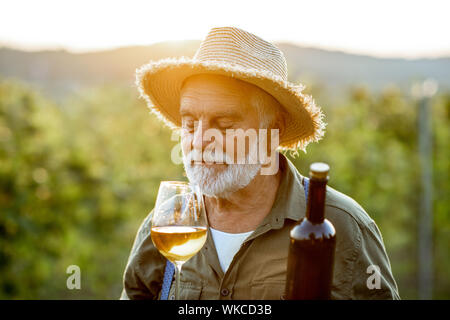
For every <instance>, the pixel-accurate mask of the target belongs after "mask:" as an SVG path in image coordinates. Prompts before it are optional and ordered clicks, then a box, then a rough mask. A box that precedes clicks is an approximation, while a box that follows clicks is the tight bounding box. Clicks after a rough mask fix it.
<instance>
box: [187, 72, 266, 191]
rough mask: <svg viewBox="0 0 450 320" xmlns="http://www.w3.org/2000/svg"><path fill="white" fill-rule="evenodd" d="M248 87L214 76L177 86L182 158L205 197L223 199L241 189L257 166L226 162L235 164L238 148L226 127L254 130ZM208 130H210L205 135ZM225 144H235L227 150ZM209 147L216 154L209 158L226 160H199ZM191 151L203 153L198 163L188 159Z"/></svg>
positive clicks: (255, 114)
mask: <svg viewBox="0 0 450 320" xmlns="http://www.w3.org/2000/svg"><path fill="white" fill-rule="evenodd" d="M251 90H253V88H252V87H251V86H250V85H248V84H245V83H242V82H241V81H238V80H235V79H232V78H228V77H221V76H217V75H197V76H194V77H191V78H189V79H188V80H187V81H186V83H185V84H184V86H183V88H182V92H181V99H180V115H181V121H182V135H181V144H182V150H183V161H184V165H185V169H186V173H187V175H188V178H189V180H190V181H191V182H193V183H196V184H198V185H199V186H200V187H201V188H202V189H203V192H204V193H205V194H207V195H210V196H218V197H226V196H227V195H229V194H230V193H233V192H235V191H237V190H238V189H240V188H242V187H245V186H246V185H247V184H248V183H249V182H250V181H251V180H252V179H253V178H254V177H255V176H256V174H257V173H258V171H259V168H260V165H259V164H230V162H234V163H236V160H237V158H236V156H237V155H236V151H237V147H238V146H237V145H236V143H235V142H236V139H235V138H234V137H230V136H228V137H227V135H226V130H227V129H243V130H248V129H254V130H255V131H256V132H257V130H258V128H259V119H258V111H257V110H256V108H254V107H253V106H252V105H250V104H249V102H248V101H250V99H248V98H249V96H250V95H251V94H252V92H251ZM208 132H213V133H214V134H213V135H211V134H209V135H208ZM227 139H228V140H230V139H233V140H234V141H233V142H231V141H227ZM230 142H231V143H230ZM227 145H228V146H230V145H233V146H234V148H230V149H231V150H230V149H229V150H227ZM211 146H214V149H212V148H211ZM249 147H250V145H249V144H246V145H245V154H246V155H247V156H248V153H249ZM211 150H214V151H215V152H216V153H215V154H214V156H218V157H219V158H221V159H224V161H219V162H225V161H226V162H227V163H217V162H215V161H206V162H205V161H204V159H205V158H208V156H210V155H211V153H214V152H211ZM196 152H197V153H199V152H201V153H202V155H203V157H202V158H197V159H198V160H199V161H194V159H193V158H195V157H194V156H193V155H194V154H195V153H196ZM217 153H219V154H217ZM211 158H212V157H211ZM209 159H210V158H209ZM225 159H226V160H225Z"/></svg>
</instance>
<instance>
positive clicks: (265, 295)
mask: <svg viewBox="0 0 450 320" xmlns="http://www.w3.org/2000/svg"><path fill="white" fill-rule="evenodd" d="M285 286H286V282H285V281H277V280H266V281H253V282H252V283H251V290H250V292H251V293H250V295H251V296H250V299H252V300H280V299H282V296H283V295H284V290H285Z"/></svg>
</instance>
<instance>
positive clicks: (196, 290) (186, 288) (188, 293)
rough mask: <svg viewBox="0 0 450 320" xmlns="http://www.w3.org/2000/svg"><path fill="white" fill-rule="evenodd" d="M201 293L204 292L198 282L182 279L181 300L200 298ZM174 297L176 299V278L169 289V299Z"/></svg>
mask: <svg viewBox="0 0 450 320" xmlns="http://www.w3.org/2000/svg"><path fill="white" fill-rule="evenodd" d="M201 294H202V287H200V286H198V285H197V284H193V283H192V282H183V281H180V291H179V295H180V296H179V299H180V300H199V299H200V295H201ZM174 299H175V279H174V280H173V282H172V285H171V286H170V290H169V300H174Z"/></svg>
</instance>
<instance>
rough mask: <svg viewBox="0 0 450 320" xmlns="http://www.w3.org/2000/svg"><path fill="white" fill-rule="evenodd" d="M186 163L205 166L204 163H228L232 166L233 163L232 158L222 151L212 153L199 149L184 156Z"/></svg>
mask: <svg viewBox="0 0 450 320" xmlns="http://www.w3.org/2000/svg"><path fill="white" fill-rule="evenodd" d="M183 159H184V162H185V163H187V164H190V165H192V164H196V163H197V164H203V163H226V164H230V163H233V161H232V160H231V159H230V157H229V156H228V155H227V154H226V153H225V152H222V151H220V150H219V151H210V150H204V151H200V150H197V149H192V150H191V151H190V152H189V153H188V154H187V155H184V154H183Z"/></svg>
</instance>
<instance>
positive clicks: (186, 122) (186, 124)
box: [182, 120, 194, 132]
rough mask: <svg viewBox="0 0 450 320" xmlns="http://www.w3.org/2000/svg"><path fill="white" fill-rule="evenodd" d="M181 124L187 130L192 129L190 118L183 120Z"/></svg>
mask: <svg viewBox="0 0 450 320" xmlns="http://www.w3.org/2000/svg"><path fill="white" fill-rule="evenodd" d="M182 126H183V128H184V129H187V130H189V132H191V131H193V130H194V121H192V120H183V122H182Z"/></svg>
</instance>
